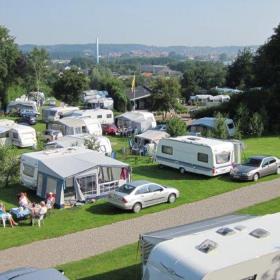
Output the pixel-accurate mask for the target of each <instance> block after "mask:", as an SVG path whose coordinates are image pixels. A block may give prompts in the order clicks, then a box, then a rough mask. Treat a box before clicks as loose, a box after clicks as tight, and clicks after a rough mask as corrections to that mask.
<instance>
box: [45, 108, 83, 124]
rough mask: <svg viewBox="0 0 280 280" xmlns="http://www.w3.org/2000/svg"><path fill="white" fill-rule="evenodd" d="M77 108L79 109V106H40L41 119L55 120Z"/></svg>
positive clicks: (46, 120)
mask: <svg viewBox="0 0 280 280" xmlns="http://www.w3.org/2000/svg"><path fill="white" fill-rule="evenodd" d="M77 110H79V107H72V106H64V107H45V108H42V120H43V122H45V123H48V122H55V121H58V120H59V119H61V118H63V117H68V116H70V115H71V114H72V113H73V112H74V111H77Z"/></svg>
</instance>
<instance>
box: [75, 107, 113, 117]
mask: <svg viewBox="0 0 280 280" xmlns="http://www.w3.org/2000/svg"><path fill="white" fill-rule="evenodd" d="M98 113H105V114H106V113H107V114H109V113H112V110H109V109H88V110H76V111H74V112H73V115H78V116H82V115H91V114H98Z"/></svg>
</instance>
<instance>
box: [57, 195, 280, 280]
mask: <svg viewBox="0 0 280 280" xmlns="http://www.w3.org/2000/svg"><path fill="white" fill-rule="evenodd" d="M279 211H280V198H277V199H273V200H271V201H268V202H265V203H260V204H257V205H254V206H252V207H249V208H246V209H243V210H241V211H239V213H242V214H250V215H265V214H271V213H276V212H279ZM140 263H141V259H140V252H139V249H138V244H131V245H128V246H124V247H121V248H119V249H116V250H113V251H111V252H106V253H104V254H101V255H98V256H95V257H91V258H87V259H84V260H81V261H77V262H72V263H68V264H65V265H61V266H59V267H58V268H59V269H63V270H64V272H65V274H66V276H67V277H69V278H70V279H80V280H122V279H133V280H140V279H141V264H140Z"/></svg>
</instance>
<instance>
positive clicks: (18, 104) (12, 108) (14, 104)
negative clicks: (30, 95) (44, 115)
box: [6, 99, 39, 115]
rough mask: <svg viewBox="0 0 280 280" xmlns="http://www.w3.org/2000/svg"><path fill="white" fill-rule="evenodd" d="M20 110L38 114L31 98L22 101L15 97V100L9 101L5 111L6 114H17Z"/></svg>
mask: <svg viewBox="0 0 280 280" xmlns="http://www.w3.org/2000/svg"><path fill="white" fill-rule="evenodd" d="M22 110H29V111H33V112H34V114H36V115H39V111H38V108H37V104H36V102H35V101H31V100H27V101H24V100H20V99H17V100H15V101H11V102H10V103H9V104H8V106H7V110H6V112H7V113H8V114H10V113H17V114H19V113H20V112H21V111H22Z"/></svg>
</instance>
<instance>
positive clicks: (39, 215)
mask: <svg viewBox="0 0 280 280" xmlns="http://www.w3.org/2000/svg"><path fill="white" fill-rule="evenodd" d="M47 212H48V208H47V206H46V203H45V201H41V202H40V204H39V206H36V205H34V208H33V209H32V225H34V224H35V221H37V222H38V226H39V227H40V226H41V221H42V220H43V219H44V217H45V215H46V214H47Z"/></svg>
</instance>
